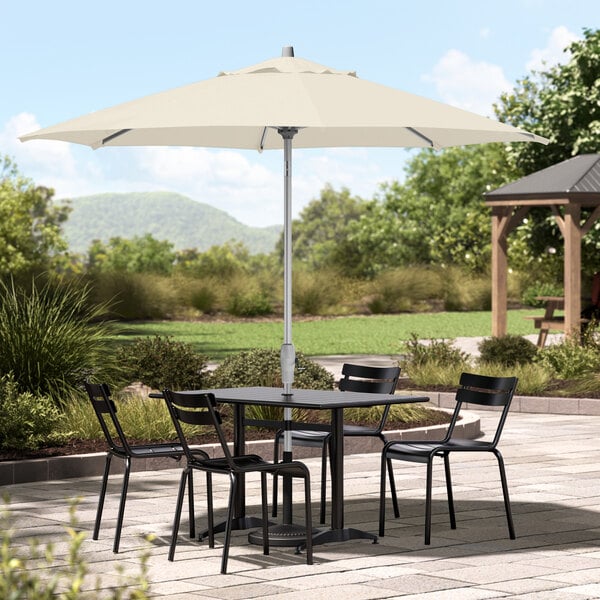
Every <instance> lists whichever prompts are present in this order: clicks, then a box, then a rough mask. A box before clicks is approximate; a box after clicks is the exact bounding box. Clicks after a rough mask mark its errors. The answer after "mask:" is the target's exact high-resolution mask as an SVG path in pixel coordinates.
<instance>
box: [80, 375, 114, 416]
mask: <svg viewBox="0 0 600 600" xmlns="http://www.w3.org/2000/svg"><path fill="white" fill-rule="evenodd" d="M86 386H87V388H88V395H90V401H91V402H93V403H94V406H95V407H96V410H97V411H98V412H101V413H109V412H110V409H109V407H108V405H109V404H110V406H111V408H112V409H113V411H114V412H117V407H116V405H115V403H114V402H113V400H112V398H111V397H110V389H109V387H108V385H106V383H88V382H86Z"/></svg>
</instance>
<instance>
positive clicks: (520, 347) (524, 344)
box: [478, 334, 538, 367]
mask: <svg viewBox="0 0 600 600" xmlns="http://www.w3.org/2000/svg"><path fill="white" fill-rule="evenodd" d="M478 348H479V362H480V363H499V364H501V365H504V366H506V367H513V366H515V365H524V364H528V363H531V362H533V360H534V359H535V356H536V354H537V351H538V349H537V346H536V345H535V344H534V343H532V342H530V341H529V340H528V339H527V338H524V337H522V336H520V335H512V334H507V335H503V336H500V337H491V338H485V339H484V340H482V341H481V342H480V343H479V346H478Z"/></svg>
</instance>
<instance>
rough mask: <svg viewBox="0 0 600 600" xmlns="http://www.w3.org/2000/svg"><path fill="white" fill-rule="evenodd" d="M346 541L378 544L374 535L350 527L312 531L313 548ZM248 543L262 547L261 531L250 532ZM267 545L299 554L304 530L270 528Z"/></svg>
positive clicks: (299, 526) (303, 528)
mask: <svg viewBox="0 0 600 600" xmlns="http://www.w3.org/2000/svg"><path fill="white" fill-rule="evenodd" d="M348 540H372V541H373V543H374V544H377V543H378V537H377V536H376V535H375V534H373V533H369V532H368V531H362V530H361V529H353V528H352V527H346V528H344V529H314V530H313V546H318V545H320V544H330V543H334V542H347V541H348ZM248 541H249V542H250V543H251V544H257V545H261V546H262V529H260V530H257V531H252V532H250V533H249V534H248ZM269 544H271V545H272V546H296V551H297V552H300V551H301V550H304V549H305V548H306V528H305V527H304V526H302V525H275V526H274V527H270V528H269Z"/></svg>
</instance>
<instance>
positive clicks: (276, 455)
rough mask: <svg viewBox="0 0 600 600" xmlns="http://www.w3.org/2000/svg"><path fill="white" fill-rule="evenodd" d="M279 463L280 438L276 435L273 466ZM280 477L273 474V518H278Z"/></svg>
mask: <svg viewBox="0 0 600 600" xmlns="http://www.w3.org/2000/svg"><path fill="white" fill-rule="evenodd" d="M278 462H279V436H278V435H277V434H275V441H274V442H273V464H277V463H278ZM277 483H278V476H277V473H273V507H272V511H273V512H272V513H271V514H272V515H273V517H276V516H277V496H278V486H277Z"/></svg>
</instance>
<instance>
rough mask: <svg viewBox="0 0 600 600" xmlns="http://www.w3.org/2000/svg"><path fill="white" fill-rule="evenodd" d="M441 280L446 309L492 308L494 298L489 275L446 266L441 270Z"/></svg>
mask: <svg viewBox="0 0 600 600" xmlns="http://www.w3.org/2000/svg"><path fill="white" fill-rule="evenodd" d="M440 281H441V288H442V294H443V300H444V309H445V310H452V311H454V310H466V311H473V310H490V308H491V302H492V300H491V279H490V276H489V275H477V274H473V273H467V272H465V270H464V269H459V268H456V267H446V268H444V269H442V270H441V271H440Z"/></svg>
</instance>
